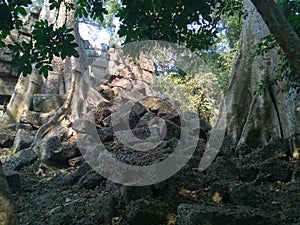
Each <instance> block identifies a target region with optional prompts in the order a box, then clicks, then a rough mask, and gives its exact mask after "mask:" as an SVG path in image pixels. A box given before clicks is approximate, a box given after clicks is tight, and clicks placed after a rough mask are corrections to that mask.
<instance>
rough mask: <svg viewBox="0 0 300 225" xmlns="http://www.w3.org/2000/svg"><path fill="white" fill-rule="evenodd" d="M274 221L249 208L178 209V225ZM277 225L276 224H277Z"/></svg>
mask: <svg viewBox="0 0 300 225" xmlns="http://www.w3.org/2000/svg"><path fill="white" fill-rule="evenodd" d="M273 221H274V220H273V219H272V218H271V217H270V216H269V215H268V214H267V213H266V212H264V211H263V210H261V209H258V208H252V207H249V206H238V207H236V206H226V207H218V206H208V205H188V204H181V205H179V206H178V208H177V221H176V222H177V223H176V224H178V225H207V224H209V225H220V224H228V225H229V224H230V225H241V224H243V225H253V224H255V225H269V224H272V223H274V222H273ZM275 224H276V223H275Z"/></svg>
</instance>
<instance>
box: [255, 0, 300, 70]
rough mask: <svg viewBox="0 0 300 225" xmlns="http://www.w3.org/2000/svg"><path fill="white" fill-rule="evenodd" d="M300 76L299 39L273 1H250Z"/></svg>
mask: <svg viewBox="0 0 300 225" xmlns="http://www.w3.org/2000/svg"><path fill="white" fill-rule="evenodd" d="M251 2H252V3H253V4H254V5H255V7H256V9H257V10H258V12H259V13H260V15H261V16H262V18H263V19H264V21H265V22H266V24H267V26H268V27H269V29H270V31H271V32H272V33H273V35H274V36H275V38H276V40H277V41H278V43H279V45H280V47H281V48H282V49H283V50H284V52H285V53H286V55H287V57H288V58H289V60H290V61H291V63H292V64H293V65H294V67H295V68H296V69H297V71H298V72H299V75H300V38H299V37H298V35H297V34H296V32H295V31H294V29H293V27H292V26H291V25H290V23H289V22H288V21H287V20H286V19H285V17H284V16H283V15H282V14H281V12H280V10H279V9H278V7H277V6H276V4H275V1H274V0H264V1H261V0H251Z"/></svg>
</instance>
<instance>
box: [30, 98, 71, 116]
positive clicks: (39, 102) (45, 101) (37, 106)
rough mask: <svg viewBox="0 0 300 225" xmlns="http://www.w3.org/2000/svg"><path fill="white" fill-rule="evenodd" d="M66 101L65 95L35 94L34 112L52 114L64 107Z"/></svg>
mask: <svg viewBox="0 0 300 225" xmlns="http://www.w3.org/2000/svg"><path fill="white" fill-rule="evenodd" d="M65 100H66V96H64V95H55V94H35V95H34V96H33V110H34V111H36V112H43V113H46V112H50V111H52V110H56V109H58V108H59V107H61V106H62V105H63V103H64V102H65Z"/></svg>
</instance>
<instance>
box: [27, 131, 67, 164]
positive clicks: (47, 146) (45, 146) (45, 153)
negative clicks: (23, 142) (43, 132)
mask: <svg viewBox="0 0 300 225" xmlns="http://www.w3.org/2000/svg"><path fill="white" fill-rule="evenodd" d="M59 147H61V141H60V138H59V137H58V136H52V137H49V138H44V139H43V140H42V141H41V143H40V144H39V145H36V146H35V147H34V149H33V151H34V153H35V154H36V155H38V156H39V158H40V159H41V160H42V161H47V160H50V159H51V157H52V155H53V154H54V152H55V151H56V150H58V148H59Z"/></svg>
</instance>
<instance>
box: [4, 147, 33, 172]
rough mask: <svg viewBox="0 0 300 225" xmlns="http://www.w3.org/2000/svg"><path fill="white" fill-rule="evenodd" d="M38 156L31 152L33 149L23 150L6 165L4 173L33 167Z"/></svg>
mask: <svg viewBox="0 0 300 225" xmlns="http://www.w3.org/2000/svg"><path fill="white" fill-rule="evenodd" d="M36 158H37V156H36V155H35V154H34V153H33V152H32V151H31V149H29V148H27V149H23V150H21V151H19V152H17V153H15V154H14V155H13V157H11V158H10V159H9V160H8V161H7V162H6V163H5V164H4V171H10V170H12V171H18V170H20V169H21V168H22V167H25V166H28V165H31V164H32V163H33V162H34V161H35V160H36Z"/></svg>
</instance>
